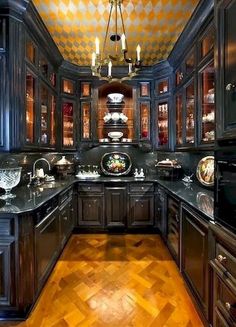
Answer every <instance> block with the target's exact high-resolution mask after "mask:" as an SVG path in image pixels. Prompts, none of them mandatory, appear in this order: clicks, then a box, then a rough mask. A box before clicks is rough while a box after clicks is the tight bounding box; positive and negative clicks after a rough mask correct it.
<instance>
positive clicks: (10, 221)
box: [0, 218, 14, 236]
mask: <svg viewBox="0 0 236 327" xmlns="http://www.w3.org/2000/svg"><path fill="white" fill-rule="evenodd" d="M12 235H14V218H7V219H4V218H1V219H0V236H12Z"/></svg>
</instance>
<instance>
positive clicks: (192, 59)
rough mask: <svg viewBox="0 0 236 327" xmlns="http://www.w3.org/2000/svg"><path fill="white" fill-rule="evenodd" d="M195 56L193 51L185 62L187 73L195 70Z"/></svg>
mask: <svg viewBox="0 0 236 327" xmlns="http://www.w3.org/2000/svg"><path fill="white" fill-rule="evenodd" d="M194 64H195V56H194V53H192V54H191V55H190V56H189V57H188V58H187V60H186V62H185V71H186V73H187V74H190V73H191V72H192V71H193V70H194Z"/></svg>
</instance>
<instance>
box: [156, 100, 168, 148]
mask: <svg viewBox="0 0 236 327" xmlns="http://www.w3.org/2000/svg"><path fill="white" fill-rule="evenodd" d="M157 111H158V112H157V122H158V140H157V141H158V145H159V146H160V145H166V144H168V103H167V102H163V103H159V104H158V108H157Z"/></svg>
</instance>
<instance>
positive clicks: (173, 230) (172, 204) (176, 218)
mask: <svg viewBox="0 0 236 327" xmlns="http://www.w3.org/2000/svg"><path fill="white" fill-rule="evenodd" d="M166 219H167V236H166V243H167V246H168V248H169V250H170V253H171V254H172V256H173V258H174V259H175V261H176V263H177V265H179V255H180V253H179V247H180V202H179V201H178V200H177V199H175V198H173V197H172V196H170V195H168V196H167V215H166Z"/></svg>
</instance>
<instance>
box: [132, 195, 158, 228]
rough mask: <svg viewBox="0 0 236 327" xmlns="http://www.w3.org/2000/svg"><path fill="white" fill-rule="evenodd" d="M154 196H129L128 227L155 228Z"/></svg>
mask: <svg viewBox="0 0 236 327" xmlns="http://www.w3.org/2000/svg"><path fill="white" fill-rule="evenodd" d="M153 222H154V196H153V195H152V194H140V195H139V194H131V195H129V217H128V227H129V228H137V227H144V228H148V227H153Z"/></svg>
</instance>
